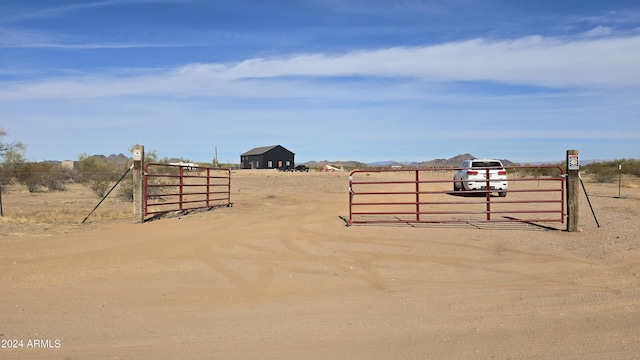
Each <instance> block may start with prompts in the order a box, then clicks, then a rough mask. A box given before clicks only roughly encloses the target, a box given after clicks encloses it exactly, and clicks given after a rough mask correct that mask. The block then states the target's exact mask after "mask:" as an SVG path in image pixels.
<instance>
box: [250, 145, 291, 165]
mask: <svg viewBox="0 0 640 360" xmlns="http://www.w3.org/2000/svg"><path fill="white" fill-rule="evenodd" d="M294 156H295V154H294V153H292V152H291V151H289V150H287V149H285V148H284V147H282V146H280V145H273V146H263V147H257V148H255V149H251V150H249V151H247V152H246V153H244V154H242V155H240V163H241V164H242V168H243V169H277V168H279V167H281V166H289V167H293V165H294V164H295V162H294Z"/></svg>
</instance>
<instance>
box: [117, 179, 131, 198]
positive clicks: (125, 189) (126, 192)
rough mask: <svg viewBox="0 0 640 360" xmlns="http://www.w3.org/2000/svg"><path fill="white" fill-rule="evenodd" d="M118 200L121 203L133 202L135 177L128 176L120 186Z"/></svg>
mask: <svg viewBox="0 0 640 360" xmlns="http://www.w3.org/2000/svg"><path fill="white" fill-rule="evenodd" d="M116 198H117V199H119V200H120V201H126V202H133V177H132V176H128V177H126V178H124V179H123V180H122V181H121V182H120V184H118V190H117V192H116Z"/></svg>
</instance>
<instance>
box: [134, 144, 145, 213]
mask: <svg viewBox="0 0 640 360" xmlns="http://www.w3.org/2000/svg"><path fill="white" fill-rule="evenodd" d="M143 168H144V146H142V145H135V146H134V147H133V219H134V222H136V223H142V222H144V184H143V182H144V174H143Z"/></svg>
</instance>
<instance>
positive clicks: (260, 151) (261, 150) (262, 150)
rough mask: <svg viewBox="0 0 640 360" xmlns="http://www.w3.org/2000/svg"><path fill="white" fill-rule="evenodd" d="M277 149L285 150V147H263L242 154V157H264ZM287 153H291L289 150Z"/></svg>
mask: <svg viewBox="0 0 640 360" xmlns="http://www.w3.org/2000/svg"><path fill="white" fill-rule="evenodd" d="M277 147H281V148H283V149H285V148H284V147H283V146H280V145H271V146H262V147H257V148H253V149H251V150H249V151H247V152H246V153H244V154H241V155H240V156H249V155H262V154H264V153H266V152H268V151H269V150H272V149H274V148H277ZM285 150H287V149H285ZM287 151H289V150H287ZM289 152H291V151H289ZM291 153H292V154H293V152H291Z"/></svg>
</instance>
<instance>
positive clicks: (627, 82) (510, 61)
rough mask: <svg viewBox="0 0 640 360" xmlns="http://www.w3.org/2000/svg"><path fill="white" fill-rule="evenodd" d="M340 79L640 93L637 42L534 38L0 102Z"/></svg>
mask: <svg viewBox="0 0 640 360" xmlns="http://www.w3.org/2000/svg"><path fill="white" fill-rule="evenodd" d="M340 77H364V78H369V77H371V78H390V79H391V78H393V79H400V81H404V80H402V79H405V80H406V81H410V80H416V81H427V82H443V83H444V82H472V81H483V82H493V83H500V84H510V85H527V86H540V87H550V88H621V87H622V88H624V87H631V88H640V36H631V37H604V38H603V37H599V38H584V39H579V40H571V41H566V40H561V39H554V38H544V37H539V36H533V37H525V38H520V39H515V40H504V41H490V40H484V39H475V40H469V41H462V42H452V43H446V44H442V45H437V46H426V47H394V48H388V49H378V50H362V51H354V52H349V53H345V54H341V55H325V54H301V55H291V56H282V57H277V58H256V59H248V60H245V61H242V62H239V63H234V64H218V63H212V64H190V65H186V66H184V67H181V68H178V69H173V70H165V69H159V70H157V71H155V72H154V73H144V74H139V75H137V76H135V75H130V76H126V77H124V76H120V75H113V74H91V75H90V76H83V77H67V78H52V79H44V80H39V81H34V82H14V83H11V82H9V83H7V82H5V83H4V84H0V101H11V100H28V99H46V98H52V99H56V98H57V99H74V98H99V97H117V96H128V95H152V94H164V95H173V96H179V97H190V96H224V95H225V94H226V95H229V94H234V95H236V96H257V97H272V96H285V97H286V96H293V97H296V96H300V95H301V94H309V95H312V94H316V95H317V94H320V93H322V94H326V93H327V88H334V89H332V91H334V92H335V91H339V90H338V89H335V87H336V85H335V84H327V83H326V82H323V81H320V82H316V83H314V81H313V80H314V79H318V78H320V79H322V78H340ZM257 83H259V84H260V85H256V84H257ZM341 86H346V88H348V87H349V86H348V85H341Z"/></svg>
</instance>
